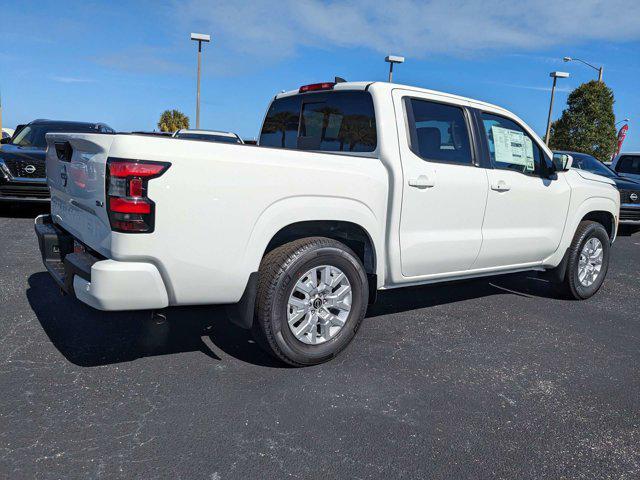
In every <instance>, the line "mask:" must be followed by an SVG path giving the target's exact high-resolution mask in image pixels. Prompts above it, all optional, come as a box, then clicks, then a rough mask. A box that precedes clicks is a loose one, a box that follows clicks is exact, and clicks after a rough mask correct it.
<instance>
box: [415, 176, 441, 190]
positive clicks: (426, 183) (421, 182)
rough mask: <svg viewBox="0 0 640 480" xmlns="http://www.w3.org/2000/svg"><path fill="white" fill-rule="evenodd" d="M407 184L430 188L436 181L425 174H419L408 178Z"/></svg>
mask: <svg viewBox="0 0 640 480" xmlns="http://www.w3.org/2000/svg"><path fill="white" fill-rule="evenodd" d="M409 186H410V187H416V188H430V187H435V186H436V182H434V181H433V180H430V179H429V177H427V176H426V175H420V176H419V177H418V178H410V179H409Z"/></svg>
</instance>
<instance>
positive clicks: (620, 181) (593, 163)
mask: <svg viewBox="0 0 640 480" xmlns="http://www.w3.org/2000/svg"><path fill="white" fill-rule="evenodd" d="M554 153H561V154H562V153H566V154H568V155H571V156H572V157H573V163H572V166H573V168H578V169H581V170H586V171H588V172H591V173H595V174H597V175H602V176H603V177H607V178H610V179H611V180H613V181H614V182H615V184H616V188H617V189H618V190H619V191H620V222H619V223H624V224H632V225H633V224H638V223H640V183H639V182H637V181H634V180H631V179H629V178H626V177H621V176H620V175H618V174H617V173H616V172H614V171H613V170H611V169H610V168H609V167H606V166H605V165H603V164H602V162H600V160H598V159H597V158H595V157H592V156H591V155H588V154H586V153H579V152H566V151H558V152H554Z"/></svg>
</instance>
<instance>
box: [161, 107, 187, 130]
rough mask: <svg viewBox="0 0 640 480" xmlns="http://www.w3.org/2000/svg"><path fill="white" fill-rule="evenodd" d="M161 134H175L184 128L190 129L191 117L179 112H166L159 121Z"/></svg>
mask: <svg viewBox="0 0 640 480" xmlns="http://www.w3.org/2000/svg"><path fill="white" fill-rule="evenodd" d="M158 128H159V129H160V131H161V132H175V131H176V130H180V129H182V128H189V117H187V116H186V115H185V114H184V113H182V112H181V111H179V110H175V109H174V110H165V111H164V112H162V115H160V120H158Z"/></svg>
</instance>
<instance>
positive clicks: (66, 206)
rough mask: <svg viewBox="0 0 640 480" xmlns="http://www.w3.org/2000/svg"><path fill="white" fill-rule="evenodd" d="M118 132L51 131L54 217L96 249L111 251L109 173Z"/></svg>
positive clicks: (48, 164) (49, 156)
mask: <svg viewBox="0 0 640 480" xmlns="http://www.w3.org/2000/svg"><path fill="white" fill-rule="evenodd" d="M114 138H115V136H114V135H108V134H93V133H68V134H65V133H49V134H47V157H46V168H47V183H48V184H49V188H50V190H51V216H52V218H53V221H54V222H55V223H56V224H58V225H60V226H61V227H63V228H64V229H65V230H67V231H68V232H69V233H71V234H72V235H73V236H74V237H76V238H77V239H78V240H80V241H81V242H82V243H84V244H86V245H88V246H89V247H91V248H92V249H94V250H96V251H98V252H100V253H102V254H103V255H108V252H109V250H110V242H111V228H110V225H109V217H108V214H107V211H106V209H105V207H104V205H105V188H106V186H105V174H106V162H107V156H108V153H109V148H110V146H111V143H112V142H113V139H114Z"/></svg>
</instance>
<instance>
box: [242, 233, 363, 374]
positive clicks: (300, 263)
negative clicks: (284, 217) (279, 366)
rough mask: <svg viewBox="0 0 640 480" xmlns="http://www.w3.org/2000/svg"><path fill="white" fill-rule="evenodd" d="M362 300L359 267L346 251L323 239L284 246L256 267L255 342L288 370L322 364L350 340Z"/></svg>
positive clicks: (356, 258) (359, 264)
mask: <svg viewBox="0 0 640 480" xmlns="http://www.w3.org/2000/svg"><path fill="white" fill-rule="evenodd" d="M367 298H368V282H367V276H366V273H365V271H364V267H363V266H362V263H361V262H360V260H359V259H358V257H357V256H356V255H355V254H354V253H353V251H352V250H351V249H350V248H349V247H347V246H346V245H344V244H342V243H340V242H338V241H335V240H332V239H329V238H324V237H312V238H304V239H301V240H296V241H293V242H291V243H287V244H285V245H283V246H281V247H278V248H276V249H275V250H273V251H271V252H269V253H268V254H267V255H266V256H265V257H264V258H263V260H262V263H261V265H260V271H259V280H258V292H257V298H256V315H255V319H254V332H255V334H256V336H257V337H258V338H256V340H257V341H258V343H259V344H260V345H262V346H263V347H265V348H266V349H267V350H268V351H269V352H270V353H271V354H273V355H275V356H276V357H278V358H279V359H281V360H283V361H284V362H286V363H288V364H289V365H293V366H305V365H315V364H318V363H322V362H326V361H327V360H330V359H331V358H333V357H335V356H336V355H337V354H338V353H340V352H341V351H342V350H343V349H344V348H345V347H346V346H347V345H348V344H349V342H351V340H352V339H353V337H354V335H355V333H356V331H357V330H358V327H359V326H360V323H361V322H362V319H363V318H364V315H365V312H366V308H367Z"/></svg>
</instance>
